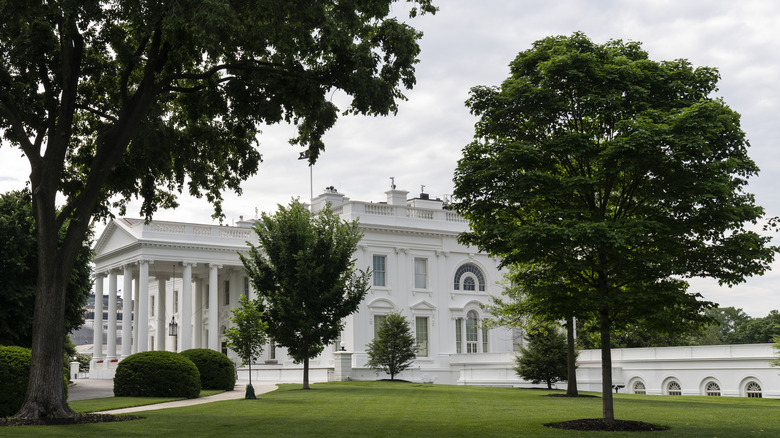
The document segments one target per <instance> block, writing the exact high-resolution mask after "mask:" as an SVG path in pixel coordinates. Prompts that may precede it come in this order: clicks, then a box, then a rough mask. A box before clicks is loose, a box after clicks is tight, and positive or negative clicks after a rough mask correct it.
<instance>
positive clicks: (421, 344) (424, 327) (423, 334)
mask: <svg viewBox="0 0 780 438" xmlns="http://www.w3.org/2000/svg"><path fill="white" fill-rule="evenodd" d="M414 328H415V331H416V334H417V356H418V357H428V317H426V316H418V317H417V318H415V319H414Z"/></svg>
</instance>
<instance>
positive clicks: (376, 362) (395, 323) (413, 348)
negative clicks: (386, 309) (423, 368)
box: [366, 313, 417, 380]
mask: <svg viewBox="0 0 780 438" xmlns="http://www.w3.org/2000/svg"><path fill="white" fill-rule="evenodd" d="M416 344H417V341H416V340H415V338H414V335H412V330H411V329H410V328H409V322H408V321H407V320H406V317H404V316H401V315H400V314H398V313H391V314H389V315H387V316H386V317H385V319H384V320H383V321H382V322H381V323H380V324H379V327H377V331H376V338H374V340H373V341H371V342H369V343H368V345H367V349H366V353H368V363H367V365H368V366H369V367H370V368H373V369H374V370H376V371H384V372H386V373H387V374H390V380H395V376H396V375H397V374H398V373H400V372H401V371H403V370H405V369H407V368H409V366H411V365H412V362H413V361H414V359H415V357H417V345H416Z"/></svg>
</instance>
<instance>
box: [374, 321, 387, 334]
mask: <svg viewBox="0 0 780 438" xmlns="http://www.w3.org/2000/svg"><path fill="white" fill-rule="evenodd" d="M385 318H386V316H385V315H374V338H376V335H377V334H378V333H379V326H380V325H382V323H383V322H385Z"/></svg>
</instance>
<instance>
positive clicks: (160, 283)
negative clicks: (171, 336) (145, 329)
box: [155, 276, 168, 350]
mask: <svg viewBox="0 0 780 438" xmlns="http://www.w3.org/2000/svg"><path fill="white" fill-rule="evenodd" d="M167 281H168V278H167V277H162V276H161V277H157V334H156V335H155V336H156V337H157V339H156V340H155V342H157V346H156V347H155V349H157V350H165V339H166V338H167V337H168V326H167V325H166V324H167V323H168V321H167V319H168V318H166V316H167V315H166V314H165V283H166V282H167Z"/></svg>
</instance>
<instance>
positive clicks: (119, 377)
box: [114, 351, 200, 398]
mask: <svg viewBox="0 0 780 438" xmlns="http://www.w3.org/2000/svg"><path fill="white" fill-rule="evenodd" d="M198 395H200V373H199V372H198V368H197V367H196V366H195V364H194V363H192V361H191V360H189V359H187V358H186V357H184V356H182V355H179V354H176V353H172V352H170V351H144V352H141V353H136V354H133V355H132V356H128V357H127V358H126V359H124V360H122V361H121V362H119V365H118V366H117V367H116V375H115V376H114V396H115V397H186V398H197V397H198Z"/></svg>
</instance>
